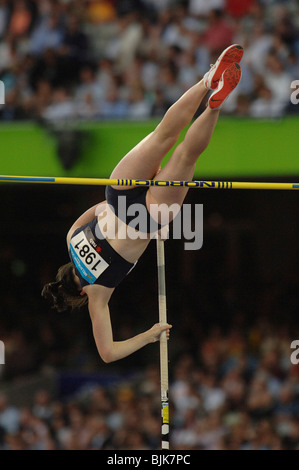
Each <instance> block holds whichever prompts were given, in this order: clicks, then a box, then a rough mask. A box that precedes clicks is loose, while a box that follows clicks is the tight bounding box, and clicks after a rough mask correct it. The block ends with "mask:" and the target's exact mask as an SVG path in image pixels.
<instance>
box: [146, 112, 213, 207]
mask: <svg viewBox="0 0 299 470" xmlns="http://www.w3.org/2000/svg"><path fill="white" fill-rule="evenodd" d="M218 117H219V111H218V110H212V109H210V108H209V107H207V108H206V110H205V111H204V112H203V113H202V114H201V115H200V116H199V117H198V118H197V119H196V121H194V123H193V124H192V125H191V127H190V128H189V129H188V131H187V133H186V136H185V139H184V141H183V142H181V143H180V144H179V145H178V146H177V147H176V149H175V151H174V152H173V154H172V156H171V158H170V159H169V161H168V163H167V164H166V165H165V167H163V168H162V170H161V172H160V173H159V174H158V175H157V176H156V177H155V180H160V181H161V180H162V181H164V180H166V181H167V180H183V181H190V180H192V178H193V175H194V170H195V163H196V161H197V160H198V158H199V156H200V155H201V154H202V153H203V151H204V150H205V149H206V148H207V146H208V144H209V142H210V140H211V137H212V134H213V132H214V129H215V126H216V124H217V121H218ZM187 192H188V188H184V187H174V188H169V187H163V186H153V187H150V188H149V191H148V193H147V205H149V204H162V203H164V204H167V205H170V204H174V203H176V204H179V205H181V204H182V203H183V200H184V198H185V196H186V194H187Z"/></svg>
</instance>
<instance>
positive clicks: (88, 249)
mask: <svg viewBox="0 0 299 470" xmlns="http://www.w3.org/2000/svg"><path fill="white" fill-rule="evenodd" d="M70 247H71V254H72V257H73V260H74V263H75V265H76V267H77V269H78V271H79V272H80V274H81V276H82V277H83V278H84V279H85V280H86V281H87V282H88V283H89V284H94V282H95V281H96V280H97V278H98V277H99V276H100V275H101V274H102V273H103V272H104V271H105V269H107V268H108V266H109V264H108V263H107V262H106V261H105V260H104V259H103V258H102V256H101V255H100V254H99V253H98V252H97V251H96V250H95V248H94V247H92V246H91V244H90V243H89V241H88V240H87V238H86V235H85V233H84V232H80V233H78V234H77V235H76V236H75V237H73V238H72V240H71V244H70Z"/></svg>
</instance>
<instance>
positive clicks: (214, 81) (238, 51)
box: [203, 44, 244, 90]
mask: <svg viewBox="0 0 299 470" xmlns="http://www.w3.org/2000/svg"><path fill="white" fill-rule="evenodd" d="M243 54H244V49H243V47H242V46H240V45H239V44H233V45H232V46H229V47H228V48H227V49H225V50H224V51H223V52H222V54H221V55H220V56H219V58H218V59H217V61H216V62H215V64H214V65H212V66H211V68H210V70H209V71H208V72H207V73H206V74H205V76H204V78H203V81H204V86H205V87H206V89H207V90H215V88H217V86H218V83H219V81H220V79H221V77H222V74H223V72H224V70H225V69H227V68H228V67H229V66H230V65H231V64H234V63H239V62H240V61H241V59H242V57H243Z"/></svg>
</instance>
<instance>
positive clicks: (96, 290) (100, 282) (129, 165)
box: [42, 44, 243, 363]
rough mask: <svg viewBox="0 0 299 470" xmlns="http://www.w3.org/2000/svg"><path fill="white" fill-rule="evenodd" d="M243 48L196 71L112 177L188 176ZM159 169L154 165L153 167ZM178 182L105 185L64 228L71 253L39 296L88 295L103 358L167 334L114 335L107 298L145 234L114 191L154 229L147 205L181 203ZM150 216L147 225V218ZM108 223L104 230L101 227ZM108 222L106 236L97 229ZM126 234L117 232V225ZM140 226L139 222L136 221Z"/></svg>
mask: <svg viewBox="0 0 299 470" xmlns="http://www.w3.org/2000/svg"><path fill="white" fill-rule="evenodd" d="M242 56H243V48H242V46H240V45H236V44H235V45H232V46H230V47H228V48H227V49H226V50H225V51H224V52H223V53H222V54H221V55H220V57H219V58H218V60H217V61H216V63H215V64H214V65H213V66H212V67H211V69H210V70H209V71H208V72H207V73H206V75H205V76H204V78H203V79H202V80H201V81H200V82H199V83H197V84H196V85H194V86H193V87H192V88H190V89H189V90H188V91H187V92H186V93H185V94H184V95H183V96H182V97H181V98H180V99H179V100H178V101H177V102H176V103H174V104H173V105H172V106H171V107H170V108H169V109H168V111H167V112H166V114H165V116H164V117H163V119H162V121H161V122H160V123H159V125H158V126H157V127H156V129H155V130H154V131H153V132H152V133H151V134H149V135H148V136H147V137H146V138H145V139H143V140H142V141H141V142H140V143H139V144H138V145H136V147H134V148H133V149H132V150H131V151H130V152H129V153H128V154H127V155H126V156H125V157H124V158H123V159H122V160H121V161H120V162H119V164H118V165H117V166H116V168H115V169H114V170H113V172H112V174H111V178H113V179H142V180H150V179H155V180H162V181H164V180H185V181H190V180H192V179H193V176H194V170H195V164H196V161H197V159H198V157H199V156H200V155H201V154H202V152H203V151H204V150H205V149H206V147H207V146H208V144H209V142H210V139H211V137H212V134H213V131H214V129H215V126H216V123H217V120H218V116H219V111H220V108H221V106H222V105H223V103H224V101H225V100H226V99H227V97H228V96H229V94H230V93H231V92H232V91H233V90H234V89H235V87H236V86H237V85H238V83H239V81H240V79H241V67H240V65H239V62H240V61H241V59H242ZM210 90H211V91H212V93H211V96H210V97H209V100H208V104H207V107H206V109H205V110H204V112H203V113H202V114H201V115H200V116H199V117H198V118H197V119H196V120H195V121H194V122H193V123H192V124H191V126H190V127H189V129H188V131H187V133H186V135H185V138H184V140H183V142H181V143H180V144H179V145H178V146H177V147H176V148H175V150H174V152H173V154H172V156H171V158H170V159H169V161H168V162H167V164H166V165H165V166H164V167H163V168H162V169H161V163H162V160H163V158H164V157H165V155H166V154H167V153H168V152H169V151H170V150H171V148H172V147H173V146H174V145H175V143H176V142H177V140H178V138H179V135H180V132H181V131H182V130H183V129H184V128H185V127H186V126H187V125H188V124H189V123H190V122H191V120H192V119H193V117H194V114H195V113H196V111H197V109H198V107H199V105H200V104H201V102H202V100H203V99H204V98H205V96H206V94H207V93H208V92H209V91H210ZM160 169H161V170H160ZM187 191H188V188H186V187H173V188H170V187H163V186H156V187H155V186H151V187H149V188H148V187H140V186H139V187H133V188H129V189H128V188H127V187H123V186H115V187H112V186H107V188H106V200H105V201H103V202H100V203H99V204H96V205H95V206H93V207H91V208H90V209H88V210H87V211H86V212H85V213H84V214H83V215H81V216H80V217H79V218H78V219H77V220H76V222H75V223H74V224H73V225H72V227H71V228H70V230H69V232H68V234H67V247H68V251H69V255H70V259H71V261H70V262H69V263H67V264H65V265H63V266H61V267H60V268H59V270H58V274H57V276H56V282H51V283H49V284H47V285H46V286H45V287H44V289H43V292H42V294H43V296H45V297H46V298H49V299H50V300H51V301H52V303H53V306H54V307H55V308H56V309H57V310H58V311H63V310H66V309H68V308H71V309H75V308H80V307H82V306H83V305H85V304H87V303H88V309H89V313H90V318H91V322H92V328H93V334H94V338H95V342H96V346H97V349H98V352H99V354H100V356H101V358H102V359H103V360H104V361H105V362H107V363H109V362H112V361H117V360H119V359H122V358H124V357H126V356H128V355H130V354H132V353H133V352H135V351H137V350H138V349H140V348H142V347H143V346H145V345H146V344H149V343H152V342H155V341H158V340H159V337H160V335H161V333H162V332H163V331H166V336H167V338H168V337H169V330H170V328H171V325H169V324H163V325H162V324H159V323H157V324H155V325H154V326H153V327H152V328H150V329H149V330H147V331H145V332H143V333H141V334H138V335H137V336H134V337H133V338H129V339H127V340H125V341H114V340H113V333H112V327H111V320H110V312H109V306H108V302H109V300H110V297H111V295H112V293H113V291H114V289H115V288H116V286H117V285H118V284H119V283H120V282H121V281H122V280H123V279H124V277H125V276H126V275H127V274H128V273H129V272H130V271H131V270H132V269H133V267H134V265H135V264H136V262H137V261H138V259H139V258H140V256H141V255H142V253H143V252H144V251H145V249H146V247H147V246H148V244H149V242H150V240H151V238H152V237H151V234H150V228H149V227H151V224H150V223H149V224H147V225H146V226H147V228H145V229H143V231H145V232H146V233H147V236H146V237H144V236H143V237H142V238H141V237H140V238H138V237H136V236H130V235H132V231H133V232H134V231H135V232H136V230H135V229H134V228H132V227H130V225H129V224H130V220H131V219H130V217H129V216H128V215H127V214H128V211H125V212H124V211H120V210H119V197H120V196H123V198H125V202H126V207H127V208H129V207H130V206H131V205H132V204H141V205H142V206H143V207H144V208H146V214H147V221H148V222H151V221H152V220H154V221H155V224H156V228H157V231H158V234H159V233H161V229H162V225H163V224H162V223H161V224H160V222H161V218H159V216H158V215H157V214H156V213H154V212H153V210H151V207H157V206H159V205H161V204H164V205H165V204H166V206H170V205H172V204H177V205H179V207H181V206H182V204H183V201H184V199H185V196H186V194H187ZM155 224H154V225H155ZM107 226H108V230H107ZM109 227H113V228H114V230H113V234H114V236H113V237H109V236H106V237H105V236H104V235H103V234H105V233H109ZM124 229H125V230H126V233H127V235H128V236H126V237H123V236H120V233H122V234H123V233H124V232H123V231H124ZM138 229H139V230H140V231H142V228H140V227H138Z"/></svg>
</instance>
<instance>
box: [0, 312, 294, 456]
mask: <svg viewBox="0 0 299 470" xmlns="http://www.w3.org/2000/svg"><path fill="white" fill-rule="evenodd" d="M287 333H288V332H287V329H286V325H284V328H283V329H282V330H278V329H277V328H273V325H271V322H269V321H267V320H265V319H263V321H260V322H259V323H258V324H253V325H252V327H251V328H250V329H249V330H248V331H247V332H246V331H245V330H244V329H243V328H242V327H240V325H239V324H238V323H236V324H235V327H234V328H232V329H231V330H230V331H229V332H228V333H226V334H225V333H224V332H223V331H221V330H220V329H218V328H214V329H212V330H210V332H209V334H206V335H205V339H203V340H202V341H199V343H198V354H197V356H196V355H191V354H188V353H186V354H183V355H181V356H180V357H179V358H177V359H176V360H174V361H172V362H171V371H172V372H171V381H170V404H171V405H170V417H171V421H170V422H171V441H170V444H171V449H173V450H201V449H203V450H293V449H294V450H298V449H299V368H298V366H296V365H292V363H291V361H290V353H291V350H290V344H289V336H288V334H287ZM200 336H201V337H202V338H203V335H202V334H201V335H200ZM160 406H161V404H160V374H159V369H158V366H157V364H156V365H153V364H152V365H148V366H147V367H146V368H145V369H144V371H143V372H140V374H139V377H138V378H137V379H136V380H135V381H131V382H127V383H126V382H124V383H120V384H119V385H114V386H113V387H112V386H111V387H108V388H107V387H102V386H94V387H91V386H90V387H88V388H87V389H85V391H84V392H81V393H78V394H77V395H76V396H74V397H72V399H69V400H60V399H58V398H57V397H52V396H51V394H50V393H49V392H48V391H47V390H45V389H44V390H43V389H40V390H38V391H36V393H35V394H34V396H33V398H32V404H31V405H30V406H23V407H15V406H14V405H13V404H12V403H10V401H9V397H8V396H5V395H4V394H1V395H0V449H1V450H57V449H58V450H59V449H61V450H86V449H106V450H119V449H121V450H157V449H159V448H160V441H161V418H160Z"/></svg>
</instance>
